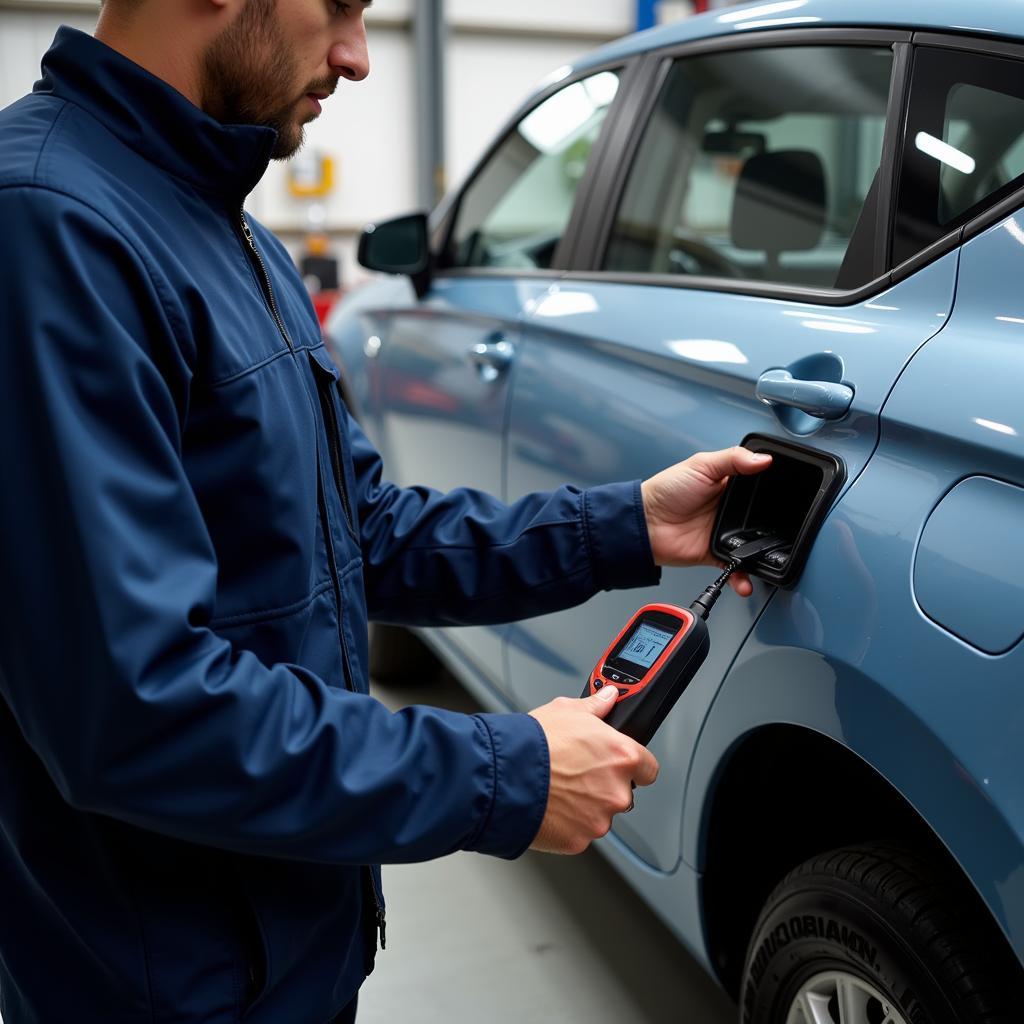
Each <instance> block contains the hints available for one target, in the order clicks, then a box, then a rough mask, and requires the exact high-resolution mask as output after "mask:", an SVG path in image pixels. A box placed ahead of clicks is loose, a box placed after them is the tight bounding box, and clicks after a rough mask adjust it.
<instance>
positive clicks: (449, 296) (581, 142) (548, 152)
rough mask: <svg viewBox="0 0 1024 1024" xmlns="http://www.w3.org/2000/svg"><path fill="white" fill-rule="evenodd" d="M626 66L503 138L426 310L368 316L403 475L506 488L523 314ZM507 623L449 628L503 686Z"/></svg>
mask: <svg viewBox="0 0 1024 1024" xmlns="http://www.w3.org/2000/svg"><path fill="white" fill-rule="evenodd" d="M621 71H622V69H621V67H618V66H616V67H610V68H599V69H597V70H592V71H589V72H587V73H584V74H581V75H578V76H575V77H573V78H571V79H569V80H564V81H561V82H559V83H558V84H557V85H553V86H552V87H550V88H549V89H547V90H546V91H545V92H544V93H542V94H541V96H540V97H539V99H538V100H537V101H536V102H534V103H533V104H532V105H530V106H529V108H528V109H527V110H526V111H525V112H524V113H523V114H522V115H521V116H519V117H517V118H516V119H515V121H514V123H513V125H512V127H511V128H510V129H509V130H508V131H507V132H506V133H504V135H503V136H502V137H501V138H499V140H498V142H497V144H496V145H495V147H494V148H493V149H492V151H491V152H490V153H489V154H488V155H487V156H486V158H485V159H484V160H483V162H482V164H481V166H480V168H479V169H478V170H477V171H476V173H475V174H474V175H473V176H472V177H471V179H470V181H469V183H468V184H467V186H466V187H465V188H464V189H463V191H462V192H461V194H460V195H459V197H458V199H457V201H456V204H455V206H454V210H453V213H452V214H451V217H450V224H449V225H448V230H447V232H446V237H447V242H446V246H445V248H444V251H443V252H442V253H441V254H440V257H439V260H438V264H439V269H438V272H437V273H436V274H435V275H434V277H433V280H432V282H431V284H430V286H429V289H428V290H427V291H426V293H425V294H424V295H422V297H420V298H419V299H418V301H412V302H409V303H408V304H407V305H406V306H404V308H401V307H400V308H391V309H387V310H383V309H380V308H376V309H371V310H366V311H364V313H363V319H364V324H365V328H366V330H367V333H368V334H369V335H370V336H371V337H370V343H369V344H370V347H369V348H368V349H366V351H367V352H368V353H370V354H371V358H372V360H373V362H374V363H375V365H374V368H373V374H374V378H375V380H374V387H375V389H376V392H377V395H376V399H377V400H376V402H375V403H374V405H375V408H376V409H378V410H379V416H378V418H377V420H376V422H375V427H376V432H377V441H378V444H379V446H380V449H381V451H382V452H383V454H384V456H385V460H386V465H387V467H388V474H389V476H390V478H391V479H393V480H394V481H395V482H396V483H399V484H424V485H427V486H432V487H436V488H439V489H441V490H450V489H451V488H453V487H458V486H462V485H470V486H474V487H478V488H482V489H483V490H486V491H489V492H491V493H493V494H496V495H501V494H503V492H504V463H503V457H504V429H505V426H506V422H507V406H508V396H509V389H510V386H511V382H512V380H513V377H514V372H515V361H516V356H517V353H518V350H519V346H520V342H521V333H520V322H521V319H522V316H523V312H524V309H527V308H529V307H530V306H531V304H532V303H533V302H535V301H536V300H537V299H538V298H539V297H541V296H542V295H543V294H544V293H545V292H546V291H547V289H548V287H550V285H551V283H552V282H553V281H555V280H557V279H558V277H559V276H560V275H561V272H560V271H559V270H558V269H556V268H557V265H558V264H557V256H558V253H559V248H560V246H561V243H562V239H563V237H564V235H565V233H566V226H567V224H568V223H569V220H570V217H571V215H572V212H573V207H574V200H575V197H576V193H577V191H578V189H579V186H580V183H581V181H582V180H583V179H584V177H585V175H586V173H587V167H588V162H589V157H590V152H591V150H592V149H593V146H594V144H595V142H596V140H597V139H598V137H599V135H600V133H601V128H602V125H603V123H604V121H605V118H606V116H607V114H608V112H609V111H610V109H611V108H612V105H613V103H614V101H615V98H616V95H617V93H618V91H619V84H620V76H621ZM502 631H503V627H501V626H487V627H460V628H458V629H448V630H438V631H435V633H434V636H435V638H436V639H439V640H440V642H441V643H442V644H447V645H448V646H449V647H450V648H451V649H452V651H453V653H456V654H457V655H458V656H459V657H460V658H461V659H462V661H463V662H464V664H465V667H466V669H467V671H468V672H470V673H471V674H472V675H473V676H474V677H476V678H479V679H483V680H485V681H486V682H488V683H489V684H491V685H492V686H495V687H497V688H499V689H500V688H502V687H503V686H504V671H503V667H504V661H503V652H502V642H501V637H502Z"/></svg>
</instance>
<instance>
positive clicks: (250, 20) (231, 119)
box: [201, 0, 329, 160]
mask: <svg viewBox="0 0 1024 1024" xmlns="http://www.w3.org/2000/svg"><path fill="white" fill-rule="evenodd" d="M201 74H202V76H203V77H202V88H201V96H202V104H203V109H204V110H205V111H206V112H207V113H208V114H210V115H211V116H212V117H215V118H216V119H217V120H218V121H220V122H221V124H254V125H260V126H263V127H266V128H273V129H274V130H275V131H276V132H277V142H276V143H275V144H274V149H273V152H272V153H271V157H272V159H274V160H286V159H287V158H288V157H290V156H291V155H292V154H293V153H295V152H296V151H297V150H298V149H299V147H300V146H301V145H302V141H303V126H302V124H301V123H300V122H299V121H298V119H297V117H296V110H295V108H296V105H297V103H298V102H299V101H300V100H301V99H302V96H295V97H294V98H293V99H291V100H288V101H286V102H284V103H282V101H281V97H282V96H286V95H288V93H289V92H290V91H291V90H292V89H293V88H295V83H296V82H297V81H298V80H299V72H298V64H297V61H296V60H295V58H294V57H293V56H292V55H291V54H290V53H289V52H288V47H287V44H286V43H285V40H284V38H283V33H282V32H281V25H280V22H279V21H278V17H277V10H276V3H275V0H249V2H248V3H247V4H246V5H245V7H244V8H243V9H242V12H241V13H240V14H239V15H238V17H237V18H236V19H235V21H234V22H233V23H232V24H231V25H229V26H228V27H227V28H226V29H225V30H224V31H223V32H222V33H221V34H220V35H219V36H218V37H217V38H216V39H215V40H214V41H213V42H212V43H211V44H210V45H209V47H207V50H206V53H204V54H203V62H202V71H201ZM311 88H316V86H313V87H311ZM328 88H329V87H328ZM303 95H304V94H303Z"/></svg>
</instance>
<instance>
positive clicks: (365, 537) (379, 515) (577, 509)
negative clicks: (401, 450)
mask: <svg viewBox="0 0 1024 1024" xmlns="http://www.w3.org/2000/svg"><path fill="white" fill-rule="evenodd" d="M348 428H349V436H350V437H351V443H352V456H353V462H354V465H355V473H356V486H357V490H358V500H359V517H360V534H361V542H362V550H363V561H364V572H365V576H366V598H367V606H368V609H369V614H370V618H371V619H376V620H378V621H386V622H394V623H401V624H406V625H419V626H427V625H434V626H438V625H455V626H460V625H484V624H488V623H495V622H511V621H514V620H517V619H525V618H529V617H531V616H534V615H544V614H547V613H548V612H554V611H560V610H561V609H563V608H570V607H573V606H574V605H577V604H580V603H582V602H583V601H586V600H587V599H588V598H590V597H592V596H593V595H594V594H595V593H597V592H598V591H599V590H612V589H625V588H628V587H642V586H650V585H652V584H655V583H657V582H658V581H659V580H660V578H661V570H660V569H659V568H658V567H657V566H656V565H655V563H654V556H653V554H652V552H651V544H650V539H649V537H648V533H647V522H646V518H645V516H644V511H643V502H642V499H641V495H640V481H639V480H635V481H632V482H630V483H614V484H603V485H601V486H598V487H591V488H588V489H586V490H580V489H578V488H576V487H571V486H564V487H560V488H558V489H557V490H554V491H547V492H538V493H534V494H528V495H526V496H525V497H523V498H521V499H519V500H518V501H516V502H513V503H512V504H509V505H506V504H504V503H503V502H501V501H499V500H498V499H497V498H494V497H492V496H491V495H489V494H485V493H484V492H482V491H476V490H471V489H468V488H458V489H456V490H453V491H449V492H448V493H446V494H442V493H440V492H438V491H434V490H431V489H429V488H426V487H396V486H395V485H394V484H390V483H386V482H384V481H383V479H382V470H383V467H382V462H381V457H380V455H379V454H378V453H377V452H376V450H375V449H374V447H373V445H372V444H371V443H370V441H369V440H368V439H367V438H366V435H365V434H364V433H363V431H362V430H361V429H360V427H359V424H358V423H356V421H355V420H354V419H353V418H352V417H351V416H349V418H348Z"/></svg>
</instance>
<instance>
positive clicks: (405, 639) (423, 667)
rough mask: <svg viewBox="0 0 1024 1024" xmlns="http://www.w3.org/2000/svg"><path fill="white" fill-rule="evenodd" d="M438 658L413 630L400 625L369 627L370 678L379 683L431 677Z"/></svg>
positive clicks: (378, 624)
mask: <svg viewBox="0 0 1024 1024" xmlns="http://www.w3.org/2000/svg"><path fill="white" fill-rule="evenodd" d="M437 667H438V663H437V658H435V657H434V654H433V652H432V651H431V650H430V648H428V647H427V645H426V644H425V643H423V641H422V640H420V638H419V637H418V636H416V634H415V633H411V632H410V631H409V630H407V629H403V628H402V627H401V626H386V625H383V624H382V623H379V622H375V623H373V624H372V625H371V626H370V678H371V679H373V680H374V681H375V682H378V683H407V682H412V681H413V680H416V679H424V678H433V676H434V675H436V673H437Z"/></svg>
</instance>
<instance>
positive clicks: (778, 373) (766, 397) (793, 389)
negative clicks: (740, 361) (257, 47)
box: [754, 370, 853, 420]
mask: <svg viewBox="0 0 1024 1024" xmlns="http://www.w3.org/2000/svg"><path fill="white" fill-rule="evenodd" d="M754 394H755V395H756V396H757V397H758V398H759V399H761V401H762V402H767V403H768V404H769V405H788V406H792V407H793V408H794V409H800V410H801V411H802V412H805V413H807V415H808V416H817V417H818V418H819V419H823V420H838V419H842V418H843V417H844V416H845V415H846V414H847V412H849V409H850V404H851V403H852V402H853V388H851V387H847V386H846V385H845V384H834V383H833V382H832V381H828V380H799V379H798V378H796V377H794V376H793V375H792V374H791V373H790V372H789V370H768V371H767V372H766V373H762V374H761V376H760V377H758V379H757V389H756V390H755V392H754Z"/></svg>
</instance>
